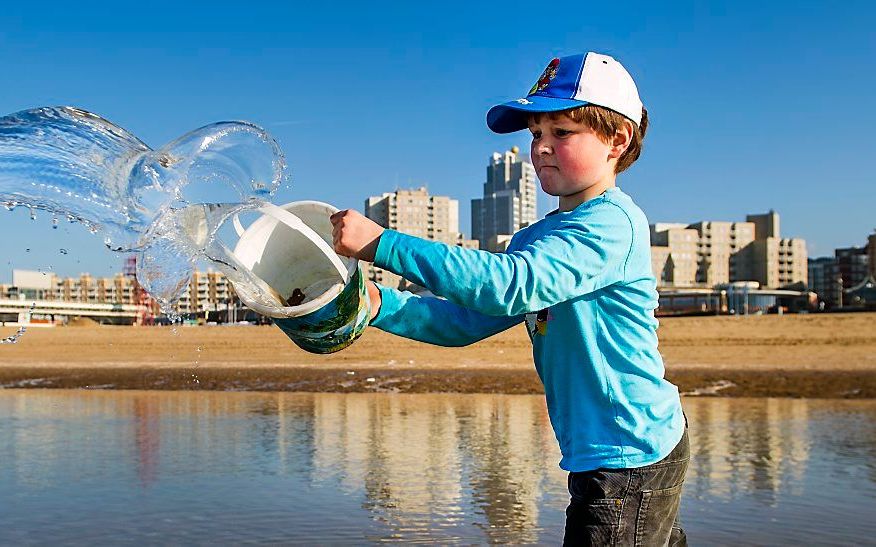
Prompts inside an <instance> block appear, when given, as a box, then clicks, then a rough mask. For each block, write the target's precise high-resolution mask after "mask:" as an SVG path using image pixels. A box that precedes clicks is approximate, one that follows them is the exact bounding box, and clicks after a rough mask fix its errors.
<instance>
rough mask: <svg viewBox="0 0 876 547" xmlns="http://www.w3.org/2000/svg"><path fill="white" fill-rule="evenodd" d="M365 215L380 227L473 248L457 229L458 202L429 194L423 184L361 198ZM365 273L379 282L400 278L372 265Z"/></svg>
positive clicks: (395, 283) (393, 282)
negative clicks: (363, 201)
mask: <svg viewBox="0 0 876 547" xmlns="http://www.w3.org/2000/svg"><path fill="white" fill-rule="evenodd" d="M365 216H367V217H368V218H370V219H371V220H373V221H374V222H376V223H377V224H380V225H381V226H383V227H384V228H389V229H391V230H396V231H398V232H402V233H405V234H410V235H413V236H417V237H422V238H424V239H429V240H433V241H441V242H443V243H448V244H450V245H460V246H463V247H469V248H471V247H474V248H477V246H478V245H477V244H476V243H475V242H473V241H470V240H466V239H463V235H462V234H461V233H460V232H459V202H458V201H457V200H455V199H450V198H449V197H447V196H430V195H429V192H428V190H427V189H426V188H425V187H420V188H415V189H410V190H396V191H395V192H386V193H384V194H383V195H380V196H372V197H369V198H368V199H367V200H365ZM368 273H369V276H370V278H371V279H373V280H374V281H377V282H378V283H380V284H383V285H387V286H391V287H397V286H399V284H400V283H401V281H402V280H401V277H399V276H398V275H396V274H393V273H391V272H387V271H385V270H383V269H381V268H377V267H375V266H374V265H373V264H372V265H370V266H369V272H368Z"/></svg>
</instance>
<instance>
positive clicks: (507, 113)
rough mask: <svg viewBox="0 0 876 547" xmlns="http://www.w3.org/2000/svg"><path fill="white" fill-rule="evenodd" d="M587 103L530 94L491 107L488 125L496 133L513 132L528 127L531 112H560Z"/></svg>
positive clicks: (488, 113) (488, 114)
mask: <svg viewBox="0 0 876 547" xmlns="http://www.w3.org/2000/svg"><path fill="white" fill-rule="evenodd" d="M587 104H589V103H587V102H585V101H577V100H575V99H558V98H556V97H542V96H540V95H530V96H529V97H526V98H525V99H517V100H516V101H510V102H507V103H504V104H499V105H496V106H494V107H493V108H491V109H490V110H489V112H487V127H489V128H490V129H491V130H493V131H494V132H496V133H513V132H515V131H520V130H521V129H526V128H527V127H528V125H529V123H528V121H529V115H530V114H536V113H539V112H559V111H561V110H568V109H570V108H578V107H580V106H586V105H587Z"/></svg>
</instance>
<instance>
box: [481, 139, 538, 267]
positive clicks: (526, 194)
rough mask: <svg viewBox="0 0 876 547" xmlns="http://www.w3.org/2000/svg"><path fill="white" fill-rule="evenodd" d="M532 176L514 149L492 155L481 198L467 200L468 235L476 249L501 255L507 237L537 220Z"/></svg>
mask: <svg viewBox="0 0 876 547" xmlns="http://www.w3.org/2000/svg"><path fill="white" fill-rule="evenodd" d="M536 215H537V212H536V175H535V167H533V166H532V164H531V163H529V161H527V160H526V159H525V158H524V157H523V156H521V155H520V151H519V149H518V148H517V147H516V146H515V147H512V148H511V150H508V151H506V152H505V153H504V154H500V153H498V152H495V153H493V155H492V157H491V158H490V162H489V164H487V181H486V182H485V183H484V195H483V197H481V198H476V199H473V200H471V236H472V239H476V240H478V241H479V242H480V248H481V249H486V250H488V251H493V252H502V251H504V250H505V249H506V248H507V246H508V242H509V241H510V240H511V236H512V235H513V234H514V233H515V232H517V231H518V230H520V229H521V228H523V227H525V226H529V225H530V224H532V223H534V222H535V221H536V220H537V217H536Z"/></svg>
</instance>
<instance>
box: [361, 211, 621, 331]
mask: <svg viewBox="0 0 876 547" xmlns="http://www.w3.org/2000/svg"><path fill="white" fill-rule="evenodd" d="M632 238H633V230H632V224H631V222H630V220H629V218H628V217H627V216H626V214H625V213H624V212H623V211H622V210H620V208H618V207H617V206H615V205H613V204H603V205H600V206H596V207H593V208H592V209H591V210H590V211H588V212H587V213H585V214H583V215H578V216H577V217H572V218H570V219H569V220H568V221H564V222H563V223H562V224H561V226H560V227H559V228H557V229H554V230H552V231H550V232H548V233H546V234H544V235H542V236H541V237H539V238H538V239H537V240H536V241H534V242H532V243H530V244H528V245H525V246H522V247H521V248H519V249H516V250H514V251H511V252H508V253H502V254H494V253H489V252H484V251H476V250H471V249H463V248H461V247H457V246H451V245H446V244H443V243H439V242H434V241H427V240H423V239H420V238H416V237H413V236H409V235H405V234H402V233H399V232H396V231H393V230H386V231H384V232H383V233H382V234H381V236H380V239H379V243H378V245H377V249H376V253H375V260H374V263H375V264H376V265H377V266H380V267H382V268H385V269H387V270H390V271H392V272H394V273H397V274H399V275H401V276H403V277H405V278H407V279H410V280H411V281H413V282H415V283H417V284H419V285H422V286H424V287H426V288H428V289H430V290H431V291H432V292H433V293H435V294H438V295H441V296H445V297H446V298H448V299H449V300H451V301H454V302H456V303H459V304H460V305H463V306H465V307H466V308H471V309H472V310H475V311H478V312H481V313H483V314H487V315H505V316H517V315H520V314H525V313H528V312H534V311H538V310H542V309H544V308H546V307H549V306H552V305H554V304H557V303H559V302H564V301H566V300H569V299H572V298H577V297H579V296H583V295H586V294H588V293H591V292H593V291H595V290H598V289H600V288H602V287H606V286H608V285H611V284H614V283H617V282H620V281H623V280H624V277H625V267H626V261H627V258H628V257H629V255H630V252H631V249H632Z"/></svg>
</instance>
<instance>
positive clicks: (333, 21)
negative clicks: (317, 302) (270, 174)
mask: <svg viewBox="0 0 876 547" xmlns="http://www.w3.org/2000/svg"><path fill="white" fill-rule="evenodd" d="M67 5H68V4H57V5H52V4H50V3H31V4H17V5H7V6H4V9H3V13H2V14H0V67H2V85H0V114H7V113H12V112H16V111H19V110H23V109H27V108H33V107H39V106H47V105H61V104H66V105H75V106H79V107H81V108H85V109H87V110H91V111H93V112H96V113H98V114H100V115H102V116H104V117H106V118H107V119H109V120H111V121H113V122H115V123H117V124H118V125H121V126H122V127H125V128H126V129H128V130H129V131H131V132H132V133H134V134H135V135H137V136H139V137H140V138H141V139H142V140H143V141H144V142H146V143H147V144H149V145H150V146H152V147H153V148H156V147H158V146H160V145H162V144H164V143H166V142H168V141H170V140H172V139H174V138H176V137H177V136H179V135H181V134H183V133H185V132H187V131H189V130H192V129H195V128H197V127H200V126H202V125H206V124H208V123H211V122H215V121H220V120H233V119H243V120H249V121H251V122H254V123H256V124H259V125H261V126H263V127H264V128H266V129H267V130H268V131H269V132H270V133H271V134H272V135H274V137H275V138H276V139H277V140H278V141H279V143H280V145H281V146H282V148H283V150H284V151H285V153H286V156H287V160H288V164H289V167H290V182H289V185H288V187H286V188H283V189H282V190H281V191H280V192H279V193H278V195H277V198H276V200H275V201H277V202H278V203H282V202H286V201H292V200H297V199H319V200H322V201H327V202H330V203H332V204H334V205H336V206H338V207H342V208H345V207H356V208H358V209H362V206H363V201H364V200H365V198H366V197H367V196H369V195H374V194H379V193H382V192H384V191H391V190H393V189H395V188H396V187H413V186H420V185H427V186H428V188H429V190H430V191H431V192H432V193H434V194H443V195H450V196H451V197H453V198H455V199H458V200H459V202H460V218H461V224H462V228H463V231H465V232H468V230H469V203H470V200H471V198H474V197H478V196H479V195H480V193H481V184H482V183H483V182H484V176H485V175H484V174H485V166H486V162H487V158H488V157H489V155H490V154H491V153H492V152H493V151H500V150H504V149H507V148H509V147H510V146H512V145H518V146H520V147H521V148H522V149H524V150H526V149H528V145H529V139H528V138H527V135H526V134H524V133H518V134H513V135H510V136H498V135H494V134H492V133H491V132H490V131H489V130H488V129H487V128H486V125H485V123H484V116H485V114H486V111H487V109H488V108H489V107H490V106H492V105H493V104H495V103H497V102H501V101H504V100H509V99H512V98H516V97H517V96H520V95H522V94H524V93H525V92H526V91H527V90H528V89H529V87H530V86H531V85H532V82H533V81H534V80H535V79H536V78H537V76H538V75H539V74H540V73H541V71H542V69H543V68H544V65H545V64H546V63H547V61H548V60H549V59H550V58H551V57H553V56H562V55H568V54H572V53H576V52H580V51H587V50H595V51H600V52H604V53H608V54H611V55H613V56H615V57H616V58H618V59H619V60H621V61H622V62H623V63H624V65H625V66H626V67H627V68H628V70H629V71H630V72H631V73H632V75H633V77H634V78H635V79H636V81H637V84H638V86H639V91H640V94H641V96H642V99H643V101H644V103H645V105H646V106H647V107H648V110H649V114H650V118H651V122H652V126H651V128H650V130H649V133H648V136H647V138H646V140H645V151H644V153H643V156H642V158H641V159H640V161H639V162H638V163H637V164H636V165H635V166H633V168H632V169H631V170H630V171H628V172H627V173H624V174H623V175H622V176H621V177H620V178H619V179H618V182H619V184H620V185H621V187H623V188H624V189H625V190H626V191H627V192H628V193H630V194H631V195H632V196H633V198H634V199H635V200H636V201H637V202H638V203H639V204H640V205H641V207H642V208H643V209H644V210H645V212H646V213H647V215H648V217H649V219H650V220H651V222H658V221H661V222H694V221H697V220H744V217H745V214H746V213H755V212H764V211H767V210H768V209H770V208H773V209H776V210H777V211H778V212H779V213H780V214H781V217H782V232H783V235H784V236H786V237H802V238H805V239H806V240H807V241H808V243H809V250H810V254H811V256H821V255H825V254H831V253H832V251H833V249H834V248H835V247H838V246H842V247H844V246H850V245H861V244H863V243H864V241H865V239H866V236H867V235H868V234H869V233H872V230H873V229H874V228H876V199H874V198H876V186H874V184H876V174H874V173H876V165H874V164H876V160H874V157H876V153H874V147H873V145H872V140H871V139H872V133H873V128H874V127H876V108H874V105H873V104H872V99H873V97H874V95H876V93H874V85H876V32H874V31H873V30H872V22H873V21H874V20H876V7H874V4H873V3H870V2H841V3H837V2H830V3H828V2H821V3H813V2H793V3H792V2H756V3H755V2H732V3H712V4H701V3H690V2H675V3H672V4H671V5H661V4H660V3H644V2H643V3H640V4H639V3H632V2H624V3H622V4H621V3H617V5H611V4H607V3H599V4H595V3H594V4H593V5H588V4H586V3H582V2H575V3H564V2H550V3H541V4H539V3H535V2H527V3H518V2H501V3H494V4H488V3H478V2H463V3H456V2H443V3H440V4H438V3H434V4H433V3H415V2H408V3H384V2H373V3H368V4H367V5H364V6H366V7H363V4H361V3H358V2H356V3H350V4H345V3H344V2H332V3H330V2H321V3H320V2H311V3H301V4H289V5H282V6H281V5H279V4H278V5H267V4H265V5H258V3H256V2H251V3H248V4H247V3H241V2H233V3H231V2H211V3H209V4H197V3H173V4H171V3H164V4H162V3H150V4H149V5H148V6H149V7H148V8H147V7H145V6H146V5H145V4H124V3H122V4H120V3H107V4H100V5H97V4H87V3H85V4H81V5H79V4H77V6H76V9H75V10H70V8H68V7H66V6H67ZM547 5H549V6H550V11H546V10H544V9H543V6H547ZM550 206H551V202H550V201H549V200H548V199H546V198H545V199H542V201H541V202H540V211H539V212H540V214H543V213H545V212H547V211H548V210H549V209H548V208H549V207H550ZM0 233H2V234H4V235H3V237H0V258H3V263H2V264H0V282H4V281H7V282H8V281H9V279H10V277H11V270H12V268H13V267H14V268H28V269H37V268H42V269H49V268H51V269H53V270H54V271H56V272H58V273H60V274H62V275H75V274H78V273H79V272H85V271H87V272H90V273H92V274H95V275H107V274H110V273H112V272H115V271H119V270H120V268H121V263H122V260H123V257H122V256H120V255H117V254H114V253H111V252H109V251H107V250H105V249H103V248H102V243H101V241H100V238H99V237H97V236H93V235H91V234H89V233H88V232H87V231H86V230H85V229H84V228H82V227H81V226H77V225H69V226H62V227H61V228H60V229H58V230H52V229H51V223H50V220H49V217H48V216H47V215H40V216H39V217H38V219H37V220H36V221H33V222H31V221H30V220H29V219H28V217H27V213H26V212H25V211H15V212H12V213H9V212H6V211H5V210H2V209H0ZM62 248H63V249H65V250H67V251H68V252H67V254H62V253H61V252H60V249H62ZM28 249H29V251H28Z"/></svg>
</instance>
